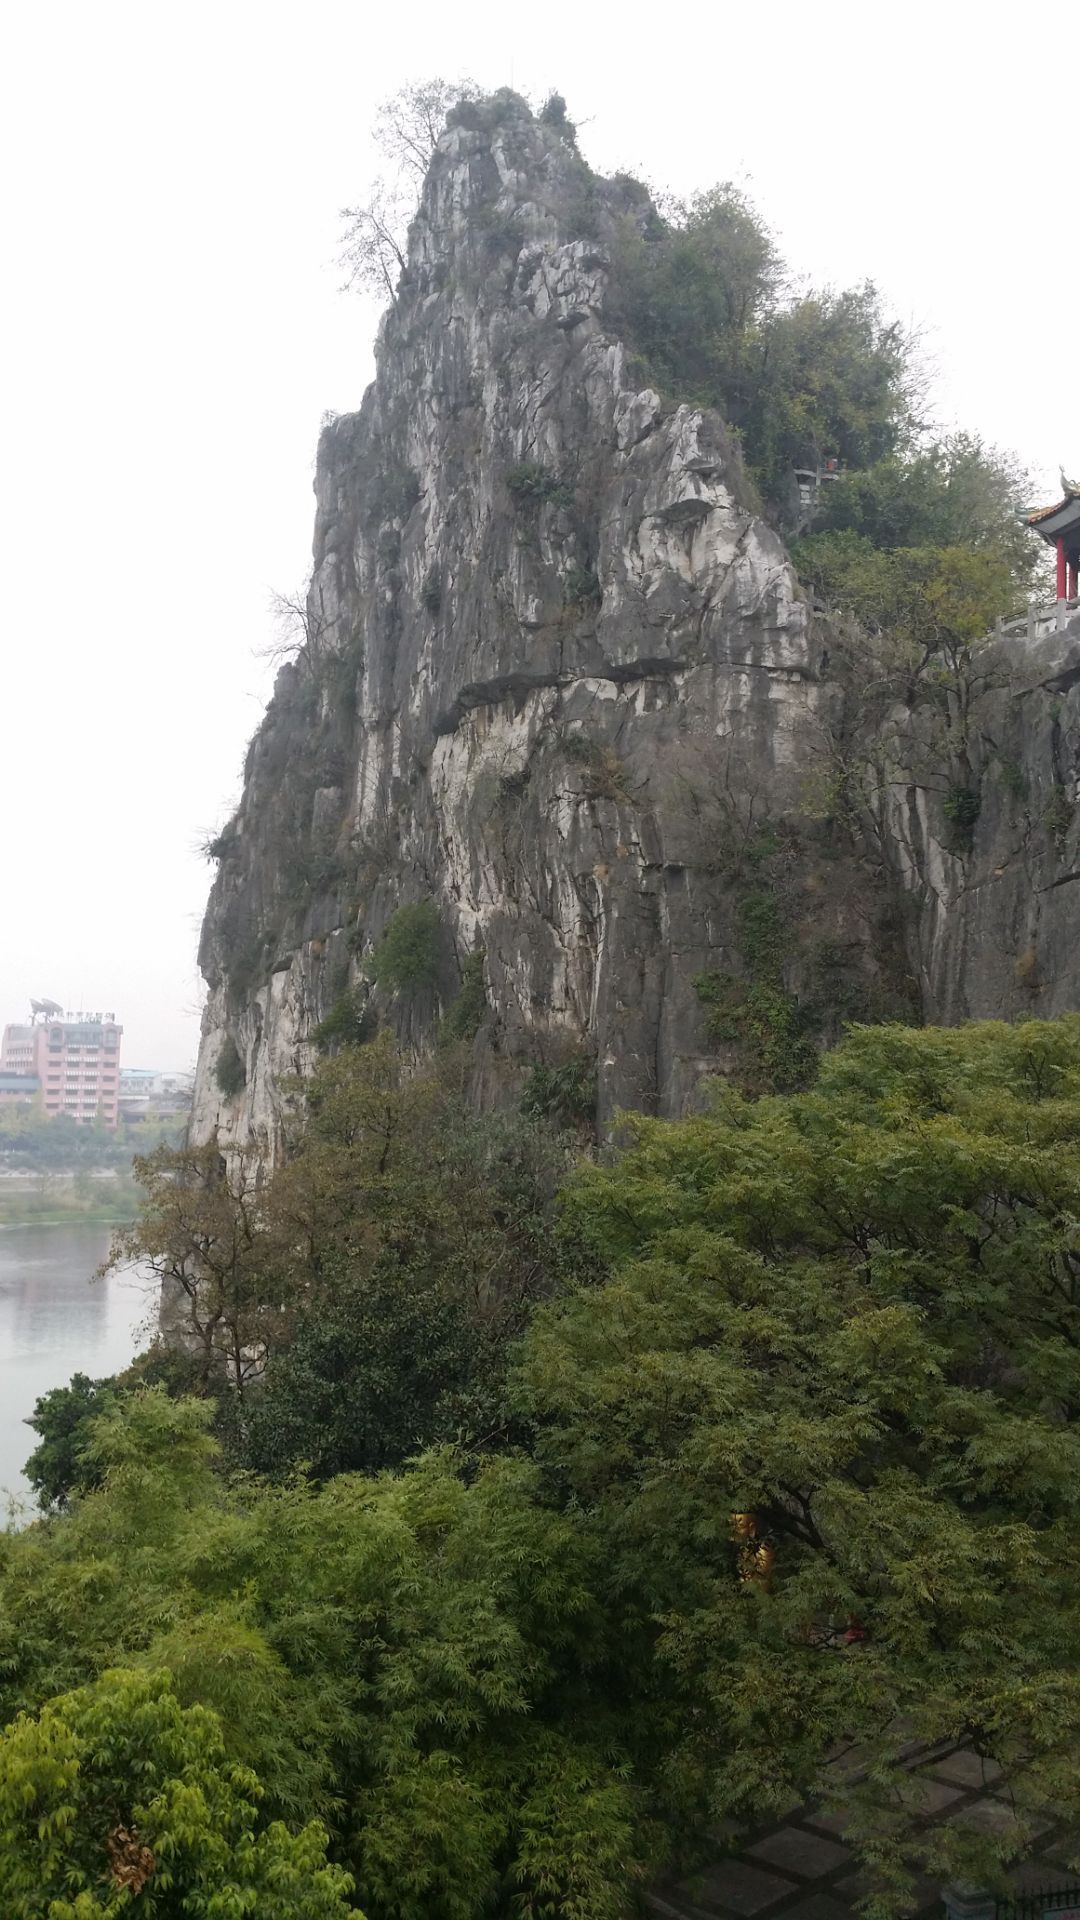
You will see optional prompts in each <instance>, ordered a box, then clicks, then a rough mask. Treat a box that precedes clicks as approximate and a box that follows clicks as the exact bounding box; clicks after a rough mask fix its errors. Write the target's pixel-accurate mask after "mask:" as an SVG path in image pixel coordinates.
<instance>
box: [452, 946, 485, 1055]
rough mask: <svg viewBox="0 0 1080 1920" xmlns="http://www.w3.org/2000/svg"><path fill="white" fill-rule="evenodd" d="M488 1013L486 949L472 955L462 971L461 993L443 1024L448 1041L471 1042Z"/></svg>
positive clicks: (479, 949) (480, 949) (478, 950)
mask: <svg viewBox="0 0 1080 1920" xmlns="http://www.w3.org/2000/svg"><path fill="white" fill-rule="evenodd" d="M486 1012H487V994H486V993H485V991H484V949H483V948H482V947H480V948H478V949H477V951H476V952H475V953H470V954H469V956H468V959H467V960H466V961H465V964H464V966H463V967H462V969H461V992H460V993H459V994H458V997H457V999H456V1000H455V1001H454V1004H453V1006H452V1007H451V1008H450V1011H449V1013H448V1014H447V1015H446V1018H445V1019H444V1021H443V1023H442V1035H443V1038H444V1039H446V1040H471V1039H472V1038H473V1036H474V1034H475V1033H476V1032H477V1031H478V1030H479V1027H480V1022H481V1021H482V1020H483V1018H484V1015H485V1013H486Z"/></svg>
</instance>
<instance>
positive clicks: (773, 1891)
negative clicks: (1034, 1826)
mask: <svg viewBox="0 0 1080 1920" xmlns="http://www.w3.org/2000/svg"><path fill="white" fill-rule="evenodd" d="M911 1768H912V1772H911V1779H912V1786H913V1789H914V1791H916V1792H917V1793H918V1795H919V1797H920V1800H921V1802H922V1808H923V1812H924V1816H925V1819H926V1824H927V1825H928V1826H931V1825H934V1824H936V1823H937V1822H939V1821H943V1820H957V1821H961V1822H962V1823H963V1824H964V1825H966V1826H975V1827H981V1828H983V1829H984V1830H987V1829H988V1830H991V1831H992V1830H993V1828H994V1827H995V1826H999V1825H1003V1824H1004V1823H1005V1822H1007V1821H1008V1819H1009V1818H1010V1810H1009V1807H1008V1805H1007V1804H1006V1802H1005V1800H1003V1799H1000V1798H996V1797H995V1786H996V1785H999V1784H1000V1775H1001V1770H1000V1768H999V1767H998V1766H996V1764H995V1763H994V1762H993V1761H992V1760H987V1761H983V1760H981V1759H980V1758H979V1756H978V1754H975V1753H973V1752H972V1751H971V1749H970V1748H966V1747H944V1748H942V1747H939V1748H936V1749H934V1750H933V1751H932V1752H930V1753H920V1754H915V1755H913V1756H912V1760H911ZM843 1831H844V1820H843V1816H842V1815H837V1814H827V1813H824V1812H822V1811H821V1809H820V1808H816V1807H814V1806H804V1807H798V1808H795V1809H794V1810H793V1811H791V1812H790V1813H789V1814H788V1815H787V1817H786V1818H785V1819H783V1820H779V1821H773V1822H772V1823H771V1824H770V1825H768V1826H765V1827H762V1828H760V1829H759V1830H758V1831H756V1832H753V1833H748V1834H744V1835H743V1836H742V1837H741V1838H740V1841H739V1845H738V1849H737V1851H734V1852H731V1853H725V1854H722V1853H719V1852H718V1854H717V1857H716V1859H715V1860H713V1861H711V1862H710V1863H708V1864H707V1865H706V1866H705V1867H703V1868H700V1869H699V1870H698V1871H697V1872H696V1873H695V1874H693V1875H691V1876H688V1877H687V1878H686V1879H685V1880H682V1881H679V1882H667V1883H661V1884H660V1885H659V1886H658V1887H656V1888H655V1889H654V1891H653V1892H652V1894H651V1895H650V1896H649V1905H650V1907H651V1909H652V1911H653V1913H654V1915H656V1916H657V1920H851V1913H852V1907H853V1906H854V1905H855V1904H856V1903H857V1902H858V1901H859V1900H860V1899H861V1898H862V1897H863V1896H864V1895H865V1893H866V1891H867V1888H866V1884H865V1882H864V1880H863V1877H862V1875H861V1873H860V1872H859V1870H858V1868H857V1867H856V1864H855V1861H854V1858H853V1856H852V1854H851V1851H850V1849H849V1848H848V1847H847V1846H845V1844H844V1839H843ZM1044 1831H1045V1830H1044ZM1032 1874H1034V1875H1035V1878H1036V1879H1037V1880H1038V1881H1039V1883H1040V1884H1047V1883H1052V1882H1053V1881H1055V1879H1057V1880H1060V1879H1061V1868H1060V1866H1059V1865H1058V1864H1057V1863H1056V1862H1055V1861H1054V1859H1053V1857H1052V1855H1050V1856H1049V1857H1047V1858H1046V1859H1044V1860H1040V1861H1036V1862H1035V1863H1033V1866H1032V1867H1031V1868H1026V1869H1023V1870H1021V1875H1020V1876H1019V1877H1020V1879H1022V1880H1023V1881H1024V1882H1025V1883H1026V1882H1029V1881H1030V1879H1031V1876H1032ZM941 1911H942V1908H941V1891H940V1888H939V1886H938V1885H937V1883H936V1882H931V1881H924V1882H922V1883H921V1884H920V1885H918V1886H917V1888H916V1892H915V1897H914V1899H913V1901H912V1904H911V1906H910V1908H909V1912H910V1914H911V1915H913V1916H929V1915H933V1914H938V1913H940V1912H941Z"/></svg>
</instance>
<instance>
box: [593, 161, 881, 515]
mask: <svg viewBox="0 0 1080 1920" xmlns="http://www.w3.org/2000/svg"><path fill="white" fill-rule="evenodd" d="M665 216H666V217H664V218H661V217H659V216H654V218H653V219H652V220H651V221H649V220H646V221H644V222H643V221H642V220H641V219H640V218H638V219H632V218H626V219H624V220H623V221H622V222H621V224H620V226H619V229H618V232H617V235H616V242H615V246H614V250H613V262H612V276H611V286H610V290H609V294H608V300H607V310H608V314H609V317H610V319H611V322H612V324H613V325H615V326H616V327H618V328H620V329H621V330H622V331H624V332H625V333H626V335H627V337H628V338H629V340H630V341H631V342H632V344H633V345H634V346H635V348H636V349H637V351H638V352H639V353H640V354H641V356H642V358H643V359H644V361H645V365H646V368H647V370H648V373H649V375H650V376H651V377H652V378H653V379H654V380H655V381H656V382H657V383H658V384H659V385H660V386H661V387H662V388H663V389H664V390H665V391H667V392H668V393H670V394H671V395H672V396H673V397H675V398H677V399H680V400H690V401H694V402H697V403H698V404H699V405H704V406H713V407H716V408H717V409H718V410H719V411H720V412H721V413H723V414H724V415H725V417H726V418H727V419H728V420H729V421H730V422H731V424H732V426H734V427H735V428H736V430H737V432H738V433H739V435H740V437H741V439H742V443H743V446H744V448H745V452H746V457H747V461H748V463H749V466H750V470H751V473H752V474H753V476H754V478H755V479H756V480H757V482H758V484H759V485H760V487H761V489H762V491H763V492H764V494H765V496H766V498H767V499H769V500H770V501H771V502H772V503H773V504H774V506H776V507H781V508H782V507H783V505H784V503H785V502H786V498H787V493H788V487H789V482H790V473H791V468H792V467H794V466H815V467H816V466H817V465H818V464H819V463H820V462H821V461H822V460H823V459H824V458H825V457H826V456H832V457H834V458H837V459H840V460H842V461H844V462H845V463H847V464H849V465H852V466H856V467H865V466H868V465H870V464H871V463H873V462H875V461H880V460H882V459H884V458H885V457H886V456H888V455H890V454H892V453H893V452H894V450H895V449H896V448H897V447H898V446H900V445H901V444H902V443H903V442H904V440H905V439H906V438H907V437H908V436H909V434H910V432H911V423H912V410H913V404H914V398H915V379H914V374H913V369H912V343H911V341H910V339H909V338H908V336H907V335H906V334H905V333H904V331H903V329H902V328H901V327H899V326H898V325H897V324H896V322H894V321H891V320H889V319H888V318H887V317H886V316H885V315H884V314H883V312H882V308H881V303H880V300H879V298H878V295H877V293H876V291H875V289H874V288H873V287H872V286H871V285H869V284H866V285H864V286H861V287H853V288H849V289H847V290H846V291H845V292H842V293H833V292H831V291H824V292H810V293H805V294H799V295H797V296H794V297H793V296H792V295H791V293H790V291H789V287H788V283H787V276H786V272H785V268H784V264H783V261H782V260H781V258H780V255H779V252H778V250H777V247H776V243H775V241H774V239H773V236H772V234H771V233H770V231H769V229H768V227H767V226H766V225H765V223H764V222H763V220H762V219H761V217H760V215H759V214H758V213H757V211H756V210H755V208H754V207H753V206H752V204H751V202H750V201H749V200H748V199H747V197H746V195H745V194H744V193H742V192H741V191H740V190H739V189H738V188H736V187H734V186H732V184H731V183H730V182H727V183H725V184H724V185H722V186H719V187H716V188H714V189H713V190H712V191H711V192H709V193H703V194H699V195H697V196H696V198H695V199H693V200H692V201H691V202H690V203H689V204H688V205H680V204H679V203H677V202H675V203H668V204H667V206H666V207H665Z"/></svg>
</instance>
